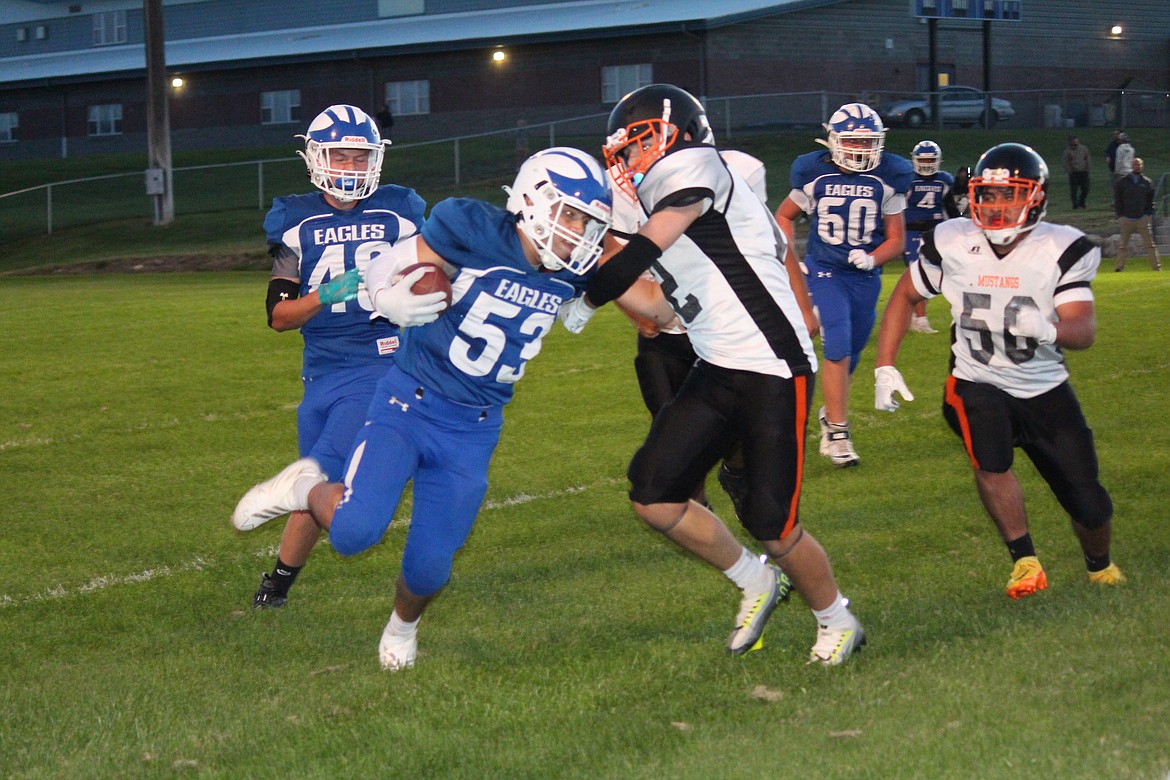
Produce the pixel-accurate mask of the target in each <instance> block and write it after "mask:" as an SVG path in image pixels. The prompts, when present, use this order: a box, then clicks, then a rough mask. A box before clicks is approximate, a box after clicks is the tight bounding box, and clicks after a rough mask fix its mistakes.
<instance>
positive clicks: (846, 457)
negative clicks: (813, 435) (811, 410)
mask: <svg viewBox="0 0 1170 780" xmlns="http://www.w3.org/2000/svg"><path fill="white" fill-rule="evenodd" d="M817 416H818V417H819V418H820V423H821V446H820V453H821V454H822V455H824V456H825V457H826V458H828V459H829V461H830V462H832V464H833V465H834V466H835V467H837V468H839V469H841V468H846V467H848V466H856V465H857V464H858V463H860V462H861V458H859V457H858V456H857V450H855V449H853V437H852V436H851V435H850V433H849V424H848V423H846V424H845V425H838V424H837V423H831V422H829V418H828V417H826V416H825V407H823V406H822V407H821V410H820V412H818V413H817Z"/></svg>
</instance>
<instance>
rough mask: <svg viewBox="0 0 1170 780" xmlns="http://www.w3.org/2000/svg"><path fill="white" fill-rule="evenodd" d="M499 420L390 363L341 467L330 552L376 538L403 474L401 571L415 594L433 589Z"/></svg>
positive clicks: (480, 490)
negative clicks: (408, 493) (405, 507)
mask: <svg viewBox="0 0 1170 780" xmlns="http://www.w3.org/2000/svg"><path fill="white" fill-rule="evenodd" d="M503 420H504V417H503V410H502V408H501V407H498V406H492V407H472V406H465V405H463V404H457V403H454V402H452V401H449V400H447V399H446V398H444V397H442V396H440V395H439V394H438V393H435V392H434V391H432V390H430V389H429V388H424V387H422V386H421V385H420V384H419V382H418V380H416V379H414V378H413V377H411V376H410V375H409V374H407V373H405V372H403V371H402V370H401V369H399V368H397V367H394V368H391V369H390V371H389V372H387V374H386V376H385V377H383V379H382V381H381V382H379V383H378V389H377V391H376V392H375V393H374V400H373V402H372V403H371V404H370V414H369V421H368V422H367V423H366V425H365V427H364V428H362V430H361V432H360V433H359V434H358V437H357V440H356V441H355V442H354V450H353V452H352V453H351V454H350V457H349V462H348V463H346V465H345V480H344V482H345V488H346V489H345V494H344V496H343V497H342V500H341V503H340V504H339V505H338V507H337V511H336V512H335V513H334V515H333V522H332V525H331V527H330V529H329V541H330V543H331V544H332V545H333V547H334V549H336V550H337V551H338V552H339V553H341V554H342V555H355V554H357V553H360V552H362V551H364V550H367V549H369V548H370V547H372V546H374V545H375V544H377V543H378V542H379V541H380V540H381V539H382V536H383V535H384V534H385V533H386V529H387V528H388V527H389V526H390V521H391V520H393V518H394V513H395V511H396V510H397V508H398V502H399V501H400V500H401V498H402V491H403V490H404V489H405V487H406V483H407V481H409V480H412V481H413V483H414V508H413V511H412V513H411V519H410V530H409V532H408V533H407V536H406V549H405V551H404V552H403V555H402V576H403V578H404V579H405V580H406V586H407V587H408V588H410V591H411V592H412V593H414V594H415V595H417V596H431V595H433V594H435V593H437V592H438V591H439V590H440V589H441V588H442V587H443V586H444V585H446V584H447V580H448V579H449V578H450V576H451V565H452V562H453V561H454V558H455V553H456V552H458V551H459V549H460V548H461V547H463V544H464V542H466V541H467V537H468V535H469V534H470V533H471V528H472V526H473V525H474V523H475V518H476V515H477V514H478V513H479V508H480V505H481V504H482V503H483V499H484V496H485V495H486V494H487V474H488V464H489V463H490V462H491V458H492V453H493V452H495V449H496V444H497V443H498V442H499V440H500V428H501V426H502V424H503Z"/></svg>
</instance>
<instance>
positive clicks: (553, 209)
mask: <svg viewBox="0 0 1170 780" xmlns="http://www.w3.org/2000/svg"><path fill="white" fill-rule="evenodd" d="M504 191H505V192H506V193H508V203H507V206H506V208H507V209H508V211H510V212H512V213H513V214H515V215H516V216H517V224H518V225H519V226H520V229H521V230H522V231H523V232H524V235H525V236H527V237H528V239H529V240H530V241H532V243H533V245H534V246H535V247H536V251H537V252H538V253H539V254H540V262H541V264H542V265H544V267H545V268H547V269H549V270H550V271H560V270H562V269H564V270H569V271H572V272H573V273H575V274H583V273H585V272H586V271H588V270H589V269H590V268H592V267H593V264H594V263H596V262H597V258H599V257H600V256H601V251H602V242H603V241H604V240H605V233H606V231H608V230H609V226H610V225H611V224H612V223H613V199H612V196H611V194H610V191H609V179H608V177H607V176H606V174H605V172H604V171H602V170H601V165H600V164H598V162H597V160H595V159H594V158H593V157H592V156H590V155H588V154H586V153H585V152H582V151H580V150H578V149H570V148H568V147H566V146H555V147H553V148H551V149H545V150H544V151H543V152H537V153H536V154H534V155H532V156H531V157H529V158H528V159H527V160H525V161H524V164H523V165H521V166H520V170H519V171H518V172H517V173H516V181H515V182H513V183H512V186H511V187H504ZM566 208H571V209H575V210H576V211H578V212H580V213H581V214H583V215H585V217H587V219H586V221H585V225H584V230H583V231H582V232H580V233H578V232H576V231H575V230H573V229H572V228H571V227H570V226H569V225H567V224H566V221H567V219H563V218H567V217H568V215H566V214H565V209H566ZM558 238H559V239H561V240H562V241H564V242H565V243H566V244H568V246H569V247H571V250H570V252H569V255H568V257H562V256H561V254H560V253H558V252H557V251H556V248H555V247H554V246H553V241H554V239H558Z"/></svg>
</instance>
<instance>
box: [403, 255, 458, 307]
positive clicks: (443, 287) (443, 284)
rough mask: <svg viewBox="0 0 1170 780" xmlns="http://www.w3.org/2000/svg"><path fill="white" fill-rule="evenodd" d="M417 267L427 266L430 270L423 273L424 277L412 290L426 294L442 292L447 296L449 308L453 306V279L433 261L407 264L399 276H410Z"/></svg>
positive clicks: (415, 292)
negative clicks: (433, 263)
mask: <svg viewBox="0 0 1170 780" xmlns="http://www.w3.org/2000/svg"><path fill="white" fill-rule="evenodd" d="M416 268H427V269H430V270H428V271H427V272H426V273H425V274H423V275H422V278H421V279H419V280H418V281H417V282H415V283H414V286H413V287H411V288H410V291H411V292H412V293H414V294H415V295H426V294H427V293H433V292H441V293H444V294H445V295H446V296H447V308H448V309H449V308H451V280H450V279H448V278H447V274H445V273H443V269H442V268H440V267H438V266H437V265H432V264H431V263H414V264H412V265H408V266H406V268H403V269H402V271H401V272H399V274H398V276H399V278H401V277H403V276H408V275H409V274H410V273H411V272H413V271H414V270H415V269H416Z"/></svg>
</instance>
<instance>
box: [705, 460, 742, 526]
mask: <svg viewBox="0 0 1170 780" xmlns="http://www.w3.org/2000/svg"><path fill="white" fill-rule="evenodd" d="M715 478H716V479H718V480H719V487H721V488H723V492H725V493H727V497H728V498H730V499H731V506H732V508H733V509H734V510H735V516H736V517H738V518H739V519H740V520H742V519H743V504H744V502H745V501H747V492H748V480H747V474H745V473H744V472H742V471H741V472H733V471H731V470H730V469H728V468H727V463H726V461H725V462H723V463H721V464H720V465H719V471H717V472H716V473H715ZM708 508H710V507H708Z"/></svg>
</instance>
